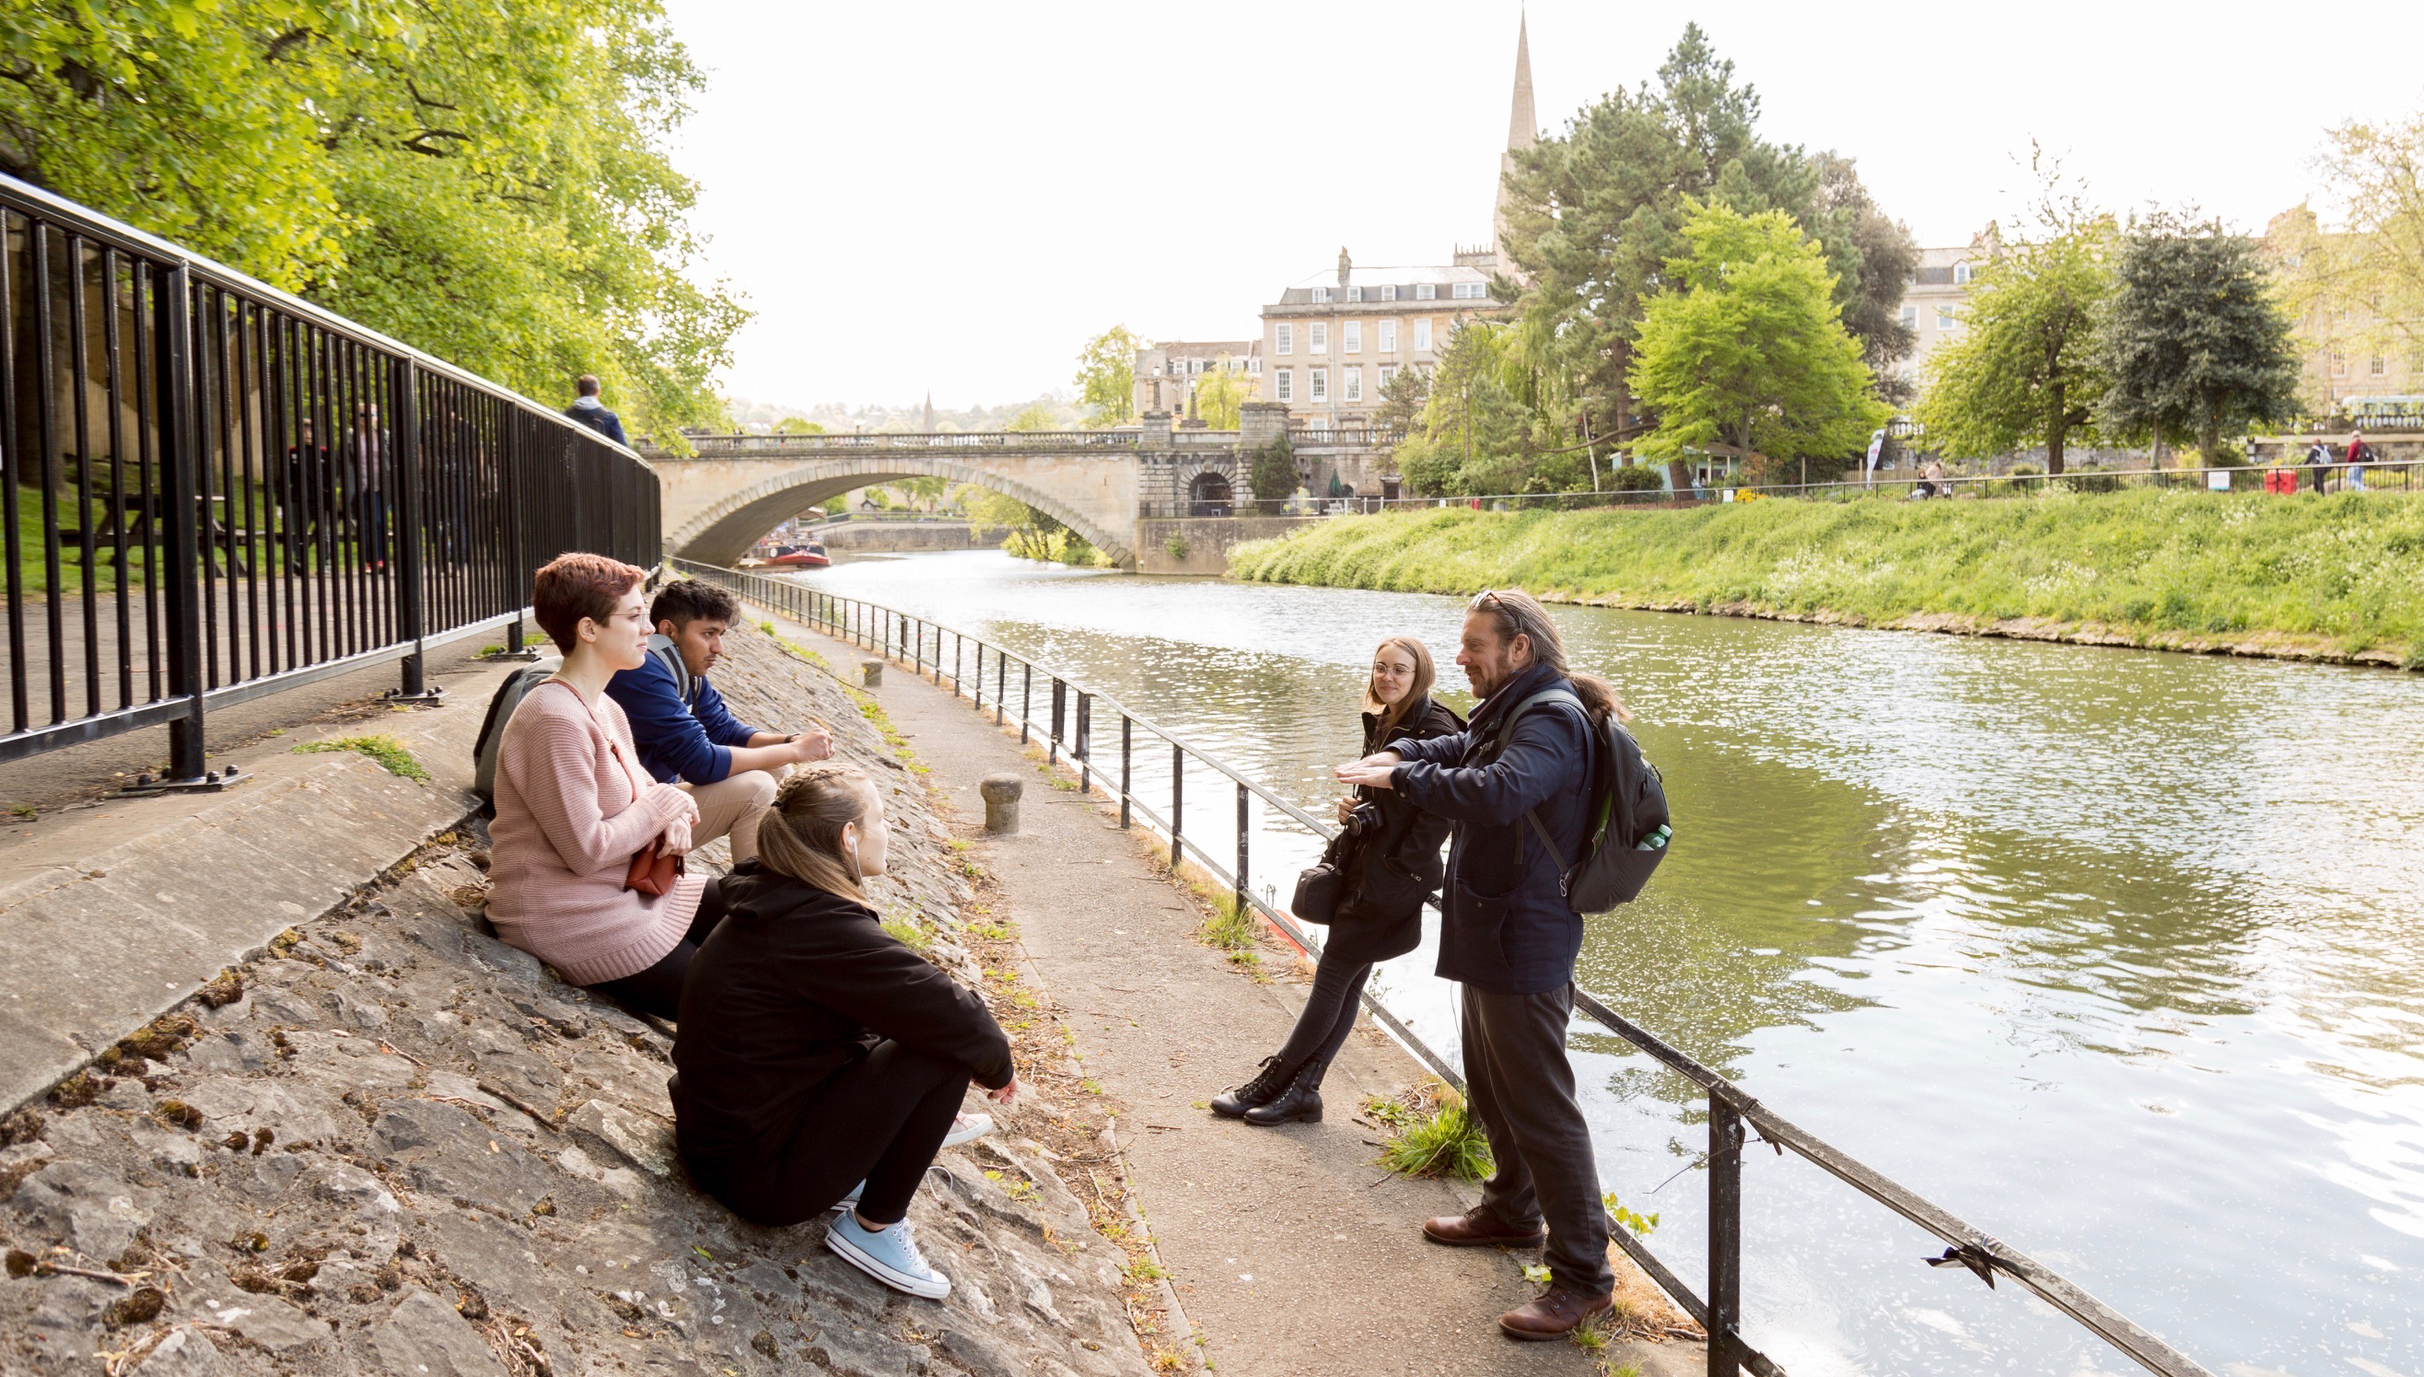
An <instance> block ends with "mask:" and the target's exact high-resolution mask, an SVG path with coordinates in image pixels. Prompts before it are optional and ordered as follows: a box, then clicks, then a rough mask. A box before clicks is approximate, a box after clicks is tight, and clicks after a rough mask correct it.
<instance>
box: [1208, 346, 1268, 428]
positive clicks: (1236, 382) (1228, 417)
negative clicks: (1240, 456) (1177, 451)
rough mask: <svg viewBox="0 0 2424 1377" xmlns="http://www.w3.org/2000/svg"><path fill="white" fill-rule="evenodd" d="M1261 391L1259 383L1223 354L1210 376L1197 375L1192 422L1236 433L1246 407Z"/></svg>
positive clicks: (1259, 380) (1259, 381) (1258, 380)
mask: <svg viewBox="0 0 2424 1377" xmlns="http://www.w3.org/2000/svg"><path fill="white" fill-rule="evenodd" d="M1261 391H1262V387H1261V379H1259V378H1254V377H1250V376H1248V375H1247V374H1246V371H1245V370H1244V369H1243V368H1241V367H1240V366H1238V365H1237V364H1236V363H1234V362H1233V361H1231V360H1230V358H1229V356H1228V355H1226V354H1223V355H1221V357H1220V360H1219V362H1218V363H1216V364H1215V365H1214V366H1213V368H1212V371H1211V372H1209V373H1200V374H1197V375H1196V379H1195V419H1197V420H1199V421H1202V422H1203V423H1204V425H1205V426H1207V427H1209V428H1210V429H1213V430H1235V429H1237V424H1238V420H1239V418H1240V417H1242V416H1243V415H1244V414H1245V405H1246V403H1248V402H1250V401H1253V400H1254V399H1255V397H1256V396H1258V395H1260V393H1261Z"/></svg>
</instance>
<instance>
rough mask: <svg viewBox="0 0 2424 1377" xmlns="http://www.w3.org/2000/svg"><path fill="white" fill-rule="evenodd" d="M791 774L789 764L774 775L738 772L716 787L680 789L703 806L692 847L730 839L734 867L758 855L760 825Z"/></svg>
mask: <svg viewBox="0 0 2424 1377" xmlns="http://www.w3.org/2000/svg"><path fill="white" fill-rule="evenodd" d="M789 773H791V767H790V766H788V765H786V766H784V767H782V769H780V770H779V771H775V772H772V773H769V772H768V771H765V770H735V771H733V772H732V773H731V774H728V775H726V776H724V777H723V778H722V779H719V780H717V781H716V782H715V783H713V784H688V783H685V784H681V785H679V786H677V787H678V788H680V789H681V790H682V791H683V792H685V793H687V794H689V795H690V797H691V800H692V801H693V802H695V803H697V804H698V806H699V825H698V826H696V827H693V828H691V829H690V844H691V845H692V846H705V845H706V844H707V843H709V842H711V841H714V840H715V839H716V838H718V837H730V838H732V863H733V864H734V865H739V864H740V863H741V862H743V861H745V860H749V859H751V858H752V857H754V856H756V855H757V836H758V823H759V822H760V821H762V820H763V819H764V818H765V816H766V810H767V809H768V808H769V807H771V806H772V805H773V803H774V790H775V786H777V785H778V784H780V783H782V777H783V776H784V775H787V774H789Z"/></svg>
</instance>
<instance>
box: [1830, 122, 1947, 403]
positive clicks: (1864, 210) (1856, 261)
mask: <svg viewBox="0 0 2424 1377" xmlns="http://www.w3.org/2000/svg"><path fill="white" fill-rule="evenodd" d="M1812 162H1813V164H1814V165H1815V166H1816V168H1817V170H1818V190H1817V192H1816V195H1815V200H1814V204H1813V206H1812V210H1811V214H1810V215H1809V216H1807V217H1804V218H1803V221H1802V223H1803V225H1804V227H1805V228H1806V227H1808V226H1809V224H1810V222H1811V220H1813V219H1814V220H1816V221H1817V222H1818V223H1819V224H1820V225H1821V226H1823V227H1824V228H1825V230H1826V231H1827V232H1826V233H1822V234H1819V235H1818V241H1819V242H1820V243H1821V244H1824V245H1826V246H1827V266H1828V267H1829V268H1831V269H1832V270H1833V271H1834V273H1835V276H1836V280H1837V282H1838V283H1839V284H1843V283H1848V284H1851V286H1852V291H1851V292H1850V293H1849V295H1848V296H1847V295H1846V294H1844V292H1843V291H1842V289H1841V286H1840V285H1839V286H1838V288H1837V291H1836V297H1837V299H1838V300H1839V301H1841V302H1842V305H1843V328H1845V329H1847V330H1849V331H1851V332H1852V338H1854V339H1856V340H1859V341H1860V358H1861V361H1862V362H1864V363H1866V364H1867V365H1868V367H1869V374H1870V375H1871V376H1872V377H1875V378H1876V379H1877V380H1878V383H1877V390H1878V395H1880V396H1882V397H1884V398H1885V400H1887V401H1889V402H1897V403H1899V402H1906V401H1909V400H1910V392H1911V389H1910V385H1909V384H1908V383H1905V382H1902V381H1901V380H1899V379H1896V378H1892V377H1891V376H1890V375H1889V370H1891V369H1892V368H1893V366H1894V365H1895V364H1896V363H1897V362H1899V361H1901V360H1902V359H1905V358H1907V357H1909V356H1910V352H1911V349H1912V348H1913V347H1914V346H1915V345H1916V344H1917V343H1918V339H1919V332H1918V331H1916V330H1913V329H1912V328H1911V327H1909V326H1907V325H1905V324H1903V323H1902V294H1903V290H1904V289H1905V288H1906V287H1908V286H1909V285H1910V281H1911V279H1912V278H1913V277H1916V276H1917V275H1918V273H1919V241H1918V240H1916V239H1913V238H1912V237H1911V232H1910V228H1909V227H1908V226H1906V225H1904V224H1903V223H1902V222H1901V221H1899V220H1895V219H1893V218H1892V217H1890V216H1888V215H1887V214H1886V213H1885V212H1884V211H1882V210H1880V209H1878V207H1877V201H1876V198H1875V197H1873V196H1871V195H1869V190H1868V188H1867V187H1866V186H1864V185H1862V184H1861V181H1860V170H1859V168H1858V167H1857V166H1855V165H1854V164H1853V162H1852V160H1851V159H1849V158H1846V157H1844V156H1843V155H1842V154H1840V153H1833V152H1828V153H1821V154H1819V155H1818V156H1817V157H1816V158H1814V159H1813V160H1812Z"/></svg>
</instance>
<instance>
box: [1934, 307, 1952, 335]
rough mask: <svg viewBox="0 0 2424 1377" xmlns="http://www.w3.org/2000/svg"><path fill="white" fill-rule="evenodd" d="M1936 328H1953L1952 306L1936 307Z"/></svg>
mask: <svg viewBox="0 0 2424 1377" xmlns="http://www.w3.org/2000/svg"><path fill="white" fill-rule="evenodd" d="M1936 328H1937V329H1939V330H1950V329H1952V328H1953V308H1952V307H1950V306H1939V307H1937V308H1936Z"/></svg>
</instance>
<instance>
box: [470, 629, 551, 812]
mask: <svg viewBox="0 0 2424 1377" xmlns="http://www.w3.org/2000/svg"><path fill="white" fill-rule="evenodd" d="M563 667H564V662H563V661H562V660H561V659H558V658H555V657H552V656H551V657H549V658H547V659H544V660H538V661H534V662H532V663H530V664H527V665H524V666H522V667H521V668H520V669H517V670H515V671H514V672H513V673H511V674H508V675H506V676H505V682H504V683H502V684H499V685H497V691H496V693H495V694H494V695H493V696H491V697H490V698H489V700H488V715H487V716H486V717H484V718H481V719H480V737H479V740H477V741H475V742H473V743H472V747H471V761H472V773H471V791H472V792H473V793H475V794H478V795H479V796H480V815H481V816H482V817H491V818H493V817H495V816H496V815H497V748H498V747H499V746H500V745H502V744H503V743H504V740H505V724H506V723H508V722H511V721H512V720H513V710H514V709H515V708H518V707H520V706H522V699H523V698H524V697H526V696H527V695H528V694H529V693H530V691H531V690H532V689H534V688H537V687H538V686H539V685H541V684H544V683H546V682H547V679H548V676H550V675H552V674H554V673H555V672H556V671H557V670H559V669H562V668H563Z"/></svg>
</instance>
